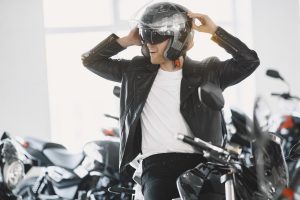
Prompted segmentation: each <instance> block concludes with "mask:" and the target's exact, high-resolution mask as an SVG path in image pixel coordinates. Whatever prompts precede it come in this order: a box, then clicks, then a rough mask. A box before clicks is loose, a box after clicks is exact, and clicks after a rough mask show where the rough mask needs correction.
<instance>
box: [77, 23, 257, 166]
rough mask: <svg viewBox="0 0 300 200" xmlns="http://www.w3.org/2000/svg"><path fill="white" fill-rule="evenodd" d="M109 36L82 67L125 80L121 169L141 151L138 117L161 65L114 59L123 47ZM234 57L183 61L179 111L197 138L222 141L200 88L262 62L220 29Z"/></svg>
mask: <svg viewBox="0 0 300 200" xmlns="http://www.w3.org/2000/svg"><path fill="white" fill-rule="evenodd" d="M117 38H118V36H116V35H115V34H111V35H110V36H109V37H107V38H106V39H105V40H103V41H102V42H101V43H100V44H98V45H97V46H96V47H94V48H93V49H92V50H90V51H89V52H87V53H85V54H83V55H82V61H83V65H84V66H85V67H87V68H88V69H89V70H91V71H92V72H94V73H96V74H98V75H99V76H101V77H103V78H105V79H108V80H111V81H116V82H121V95H120V130H121V145H120V162H119V165H120V170H121V171H122V170H123V169H125V167H126V166H127V165H128V164H129V163H130V162H131V161H132V160H133V159H134V158H135V157H136V156H137V155H138V154H139V153H140V152H141V137H142V134H141V123H140V116H141V112H142V110H143V106H144V104H145V102H146V99H147V96H148V94H149V91H150V89H151V86H152V83H153V81H154V79H155V76H156V74H157V72H158V69H159V65H154V64H151V63H150V61H149V59H147V58H145V57H143V56H137V57H134V58H133V59H132V60H124V59H111V58H110V57H112V56H114V55H116V54H117V53H119V52H120V51H122V50H124V48H123V47H122V46H120V44H119V43H118V42H116V39H117ZM211 39H212V40H213V41H215V42H217V43H218V44H219V45H220V46H221V47H223V48H224V49H225V50H226V51H227V52H228V53H230V54H231V55H232V56H233V58H231V59H228V60H225V61H220V60H219V59H218V58H217V57H209V58H207V59H205V60H202V61H195V60H192V59H190V58H188V57H186V58H185V61H184V64H183V68H182V69H183V78H182V80H181V89H180V112H181V114H182V116H183V117H184V119H185V121H186V122H187V124H188V125H189V127H190V129H191V131H192V132H193V134H194V135H195V136H196V137H199V138H201V139H203V140H205V141H210V142H212V143H213V144H215V145H221V143H222V133H221V132H222V131H221V130H222V127H221V114H220V112H219V111H218V110H215V109H214V108H213V107H210V106H208V105H207V104H205V103H203V102H202V101H200V99H199V95H198V88H199V87H202V86H204V85H206V84H207V83H209V84H212V85H214V86H215V87H217V88H219V90H220V91H223V90H224V89H225V88H226V87H228V86H231V85H234V84H236V83H238V82H240V81H242V80H243V79H244V78H246V77H247V76H249V75H250V74H251V73H252V72H253V71H254V70H255V69H256V68H257V66H258V65H259V59H258V57H257V54H256V52H255V51H253V50H250V49H249V48H248V47H247V46H246V45H245V44H244V43H242V42H241V41H240V40H239V39H237V38H235V37H233V36H232V35H230V34H229V33H227V32H226V31H225V30H224V29H222V28H221V27H218V29H217V31H216V33H215V34H214V35H213V36H212V38H211Z"/></svg>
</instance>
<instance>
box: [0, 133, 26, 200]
mask: <svg viewBox="0 0 300 200" xmlns="http://www.w3.org/2000/svg"><path fill="white" fill-rule="evenodd" d="M16 145H17V144H16V143H15V141H14V138H13V137H12V136H10V135H9V134H8V133H6V132H4V133H3V134H2V137H1V140H0V199H1V200H20V197H18V196H16V195H15V194H14V193H13V190H14V188H15V187H16V186H17V185H18V184H19V183H20V181H21V180H22V179H23V177H24V165H23V162H22V161H21V158H20V155H19V153H18V150H17V146H16Z"/></svg>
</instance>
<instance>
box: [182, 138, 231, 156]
mask: <svg viewBox="0 0 300 200" xmlns="http://www.w3.org/2000/svg"><path fill="white" fill-rule="evenodd" d="M177 138H178V139H179V140H181V141H183V142H185V143H188V144H190V145H192V146H195V147H198V148H200V149H202V150H208V151H214V152H216V153H219V154H223V155H229V152H228V151H226V150H224V149H222V148H220V147H217V146H215V145H212V144H210V143H208V142H205V141H203V140H201V139H200V138H197V137H190V136H187V135H183V134H178V135H177Z"/></svg>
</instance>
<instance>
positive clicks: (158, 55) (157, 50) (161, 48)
mask: <svg viewBox="0 0 300 200" xmlns="http://www.w3.org/2000/svg"><path fill="white" fill-rule="evenodd" d="M169 40H170V39H167V40H165V41H163V42H161V43H158V44H150V43H147V47H148V49H149V53H150V58H151V63H152V64H162V63H164V62H166V61H168V59H167V58H165V57H164V52H165V50H166V48H167V45H168V43H169Z"/></svg>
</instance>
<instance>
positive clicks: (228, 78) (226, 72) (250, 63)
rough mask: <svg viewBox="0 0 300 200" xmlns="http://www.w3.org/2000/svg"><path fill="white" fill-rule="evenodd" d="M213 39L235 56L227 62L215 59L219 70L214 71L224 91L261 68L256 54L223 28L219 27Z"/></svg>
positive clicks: (215, 65) (215, 64)
mask: <svg viewBox="0 0 300 200" xmlns="http://www.w3.org/2000/svg"><path fill="white" fill-rule="evenodd" d="M211 39H212V40H213V41H215V42H216V43H217V44H218V45H219V46H221V47H223V48H224V49H225V50H226V51H227V52H228V53H230V54H231V55H232V56H233V58H231V59H228V60H225V61H220V60H218V59H215V60H214V63H213V66H214V67H216V68H217V69H216V70H214V71H215V72H216V73H217V76H218V77H219V81H220V87H221V89H222V90H224V89H225V88H226V87H228V86H231V85H234V84H237V83H239V82H240V81H242V80H243V79H245V78H246V77H248V76H249V75H250V74H251V73H252V72H254V70H255V69H256V68H257V67H258V66H259V63H260V62H259V58H258V56H257V54H256V52H255V51H253V50H251V49H249V48H248V47H247V46H246V45H245V44H244V43H243V42H242V41H240V40H239V39H238V38H236V37H234V36H232V35H231V34H229V33H228V32H226V31H225V30H224V29H222V28H221V27H218V29H217V31H216V32H215V34H214V35H213V36H212V38H211Z"/></svg>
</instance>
